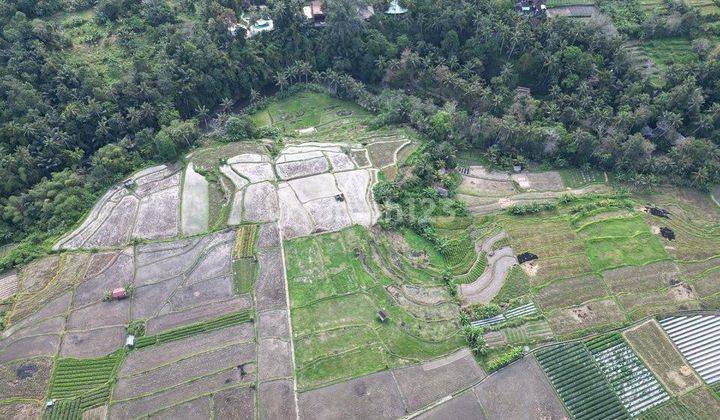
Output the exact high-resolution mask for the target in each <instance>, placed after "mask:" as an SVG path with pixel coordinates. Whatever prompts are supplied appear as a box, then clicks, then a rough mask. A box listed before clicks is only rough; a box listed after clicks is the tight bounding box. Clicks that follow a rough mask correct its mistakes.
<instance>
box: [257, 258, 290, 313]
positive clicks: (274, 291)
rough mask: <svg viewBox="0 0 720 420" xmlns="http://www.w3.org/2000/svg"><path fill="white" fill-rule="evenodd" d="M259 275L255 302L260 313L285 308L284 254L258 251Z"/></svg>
mask: <svg viewBox="0 0 720 420" xmlns="http://www.w3.org/2000/svg"><path fill="white" fill-rule="evenodd" d="M258 261H259V268H258V275H257V280H256V284H255V300H256V305H257V310H258V311H263V310H266V309H280V308H285V307H286V306H287V304H286V298H285V296H286V294H285V286H284V284H285V279H284V276H283V262H282V254H281V252H280V250H279V249H277V248H272V249H267V250H260V251H258Z"/></svg>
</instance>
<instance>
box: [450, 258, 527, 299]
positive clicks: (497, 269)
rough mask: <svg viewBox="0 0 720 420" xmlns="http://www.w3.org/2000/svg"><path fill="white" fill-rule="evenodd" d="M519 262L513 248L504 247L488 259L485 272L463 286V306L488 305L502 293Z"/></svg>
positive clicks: (461, 290)
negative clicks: (509, 274) (511, 272)
mask: <svg viewBox="0 0 720 420" xmlns="http://www.w3.org/2000/svg"><path fill="white" fill-rule="evenodd" d="M515 264H517V260H516V258H515V253H514V251H513V249H512V248H510V247H504V248H501V249H499V250H497V251H494V252H492V255H489V256H488V258H487V266H486V267H485V271H484V272H483V273H482V274H481V275H480V276H479V277H478V278H477V279H475V280H474V281H473V282H471V283H468V284H461V285H460V286H459V294H460V296H461V298H462V302H463V305H470V304H476V303H483V304H487V303H490V301H492V299H493V298H494V297H495V296H496V295H497V294H498V293H499V292H500V289H502V287H503V284H504V283H505V279H506V278H507V276H508V273H509V271H510V269H511V267H513V266H514V265H515Z"/></svg>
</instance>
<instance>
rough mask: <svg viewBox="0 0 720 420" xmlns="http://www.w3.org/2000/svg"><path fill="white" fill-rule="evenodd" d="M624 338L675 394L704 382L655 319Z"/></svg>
mask: <svg viewBox="0 0 720 420" xmlns="http://www.w3.org/2000/svg"><path fill="white" fill-rule="evenodd" d="M623 336H624V337H625V339H626V340H627V341H628V343H629V344H630V345H631V346H632V348H633V350H634V351H635V353H636V354H637V355H638V356H639V357H640V358H641V359H642V360H643V362H645V365H646V366H647V367H648V368H650V370H652V371H653V373H655V376H656V377H657V378H658V379H659V380H660V381H661V382H662V383H663V385H665V388H667V389H668V390H669V391H670V392H672V393H673V394H675V395H678V394H682V393H685V392H687V391H688V390H690V389H692V388H694V387H696V386H697V385H699V384H700V383H701V381H700V378H698V376H697V375H696V374H695V372H694V371H693V370H692V368H691V367H690V366H689V365H688V364H687V363H685V360H684V359H683V357H682V356H681V355H680V353H678V351H677V350H675V347H674V346H673V345H672V343H671V342H670V340H669V339H668V337H667V335H665V333H664V332H663V330H662V329H661V328H660V326H659V325H658V324H657V322H656V321H655V320H649V321H646V322H644V323H642V324H640V325H638V326H636V327H633V328H630V329H628V330H626V331H625V332H624V333H623Z"/></svg>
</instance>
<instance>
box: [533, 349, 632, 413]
mask: <svg viewBox="0 0 720 420" xmlns="http://www.w3.org/2000/svg"><path fill="white" fill-rule="evenodd" d="M537 360H538V362H540V365H541V366H542V368H543V370H544V371H545V373H546V374H547V376H548V378H550V382H551V383H552V384H553V386H554V387H555V389H556V390H557V391H558V394H559V395H560V398H562V400H563V403H564V404H565V407H567V409H568V411H569V412H570V414H571V415H572V416H573V417H574V418H576V419H590V418H628V417H629V416H628V413H627V412H626V411H625V408H624V407H623V405H622V404H621V403H620V400H619V399H618V398H617V396H616V395H615V393H614V392H613V391H612V389H611V388H610V385H609V384H608V383H607V381H606V380H605V377H604V376H603V373H602V372H601V371H600V369H599V368H598V367H597V365H596V364H595V363H594V361H593V358H592V357H591V355H590V353H589V352H588V351H587V349H586V348H585V346H584V345H583V344H582V343H566V344H558V345H556V346H553V347H550V348H547V349H543V350H541V351H539V352H538V353H537Z"/></svg>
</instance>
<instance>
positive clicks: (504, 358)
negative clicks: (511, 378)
mask: <svg viewBox="0 0 720 420" xmlns="http://www.w3.org/2000/svg"><path fill="white" fill-rule="evenodd" d="M524 354H525V350H523V348H522V347H512V348H511V349H510V350H508V351H507V352H505V353H503V354H501V355H500V356H497V357H495V358H492V359H490V360H489V361H488V362H487V370H488V371H489V372H494V371H496V370H498V369H500V368H503V367H505V366H507V365H509V364H510V363H512V362H514V361H516V360H518V359H520V358H521V357H523V355H524Z"/></svg>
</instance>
